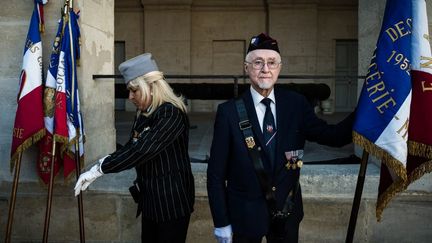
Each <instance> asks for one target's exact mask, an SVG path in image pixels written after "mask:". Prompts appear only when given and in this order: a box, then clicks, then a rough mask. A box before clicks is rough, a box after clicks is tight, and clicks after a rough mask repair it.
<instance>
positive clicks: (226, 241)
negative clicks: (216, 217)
mask: <svg viewBox="0 0 432 243" xmlns="http://www.w3.org/2000/svg"><path fill="white" fill-rule="evenodd" d="M214 235H215V237H216V240H217V242H218V243H231V242H232V228H231V225H227V226H225V227H220V228H215V230H214Z"/></svg>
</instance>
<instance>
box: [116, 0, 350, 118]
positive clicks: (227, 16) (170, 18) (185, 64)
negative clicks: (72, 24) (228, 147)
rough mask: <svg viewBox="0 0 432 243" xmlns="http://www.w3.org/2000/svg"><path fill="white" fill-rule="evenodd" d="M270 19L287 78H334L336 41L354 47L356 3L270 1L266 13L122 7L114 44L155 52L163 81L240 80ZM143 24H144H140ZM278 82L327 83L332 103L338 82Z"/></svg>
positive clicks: (253, 1) (207, 0) (259, 6)
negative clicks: (248, 52)
mask: <svg viewBox="0 0 432 243" xmlns="http://www.w3.org/2000/svg"><path fill="white" fill-rule="evenodd" d="M131 6H135V8H133V7H131ZM140 9H142V13H139V12H137V11H138V10H140ZM267 15H268V19H269V29H268V32H269V33H270V35H271V36H272V37H274V38H275V39H277V40H278V42H279V48H280V50H281V55H282V60H283V66H282V71H281V74H282V75H334V71H335V64H334V63H335V43H336V42H335V40H336V39H357V4H356V3H355V1H333V2H332V1H322V2H316V1H268V12H266V7H265V6H264V1H258V0H248V1H227V0H223V1H217V2H216V1H211V0H195V1H192V0H184V1H168V0H167V1H152V0H142V1H141V5H139V3H138V1H137V0H129V1H122V2H117V3H116V32H115V33H116V37H115V38H116V40H118V41H125V43H126V54H127V56H128V57H129V56H130V55H132V56H134V55H138V54H140V53H141V52H151V53H152V54H153V55H154V56H155V58H156V61H157V62H158V65H159V68H160V69H161V70H162V71H164V72H165V73H166V74H186V75H188V74H192V75H205V74H210V75H212V74H215V75H222V74H228V75H243V74H244V71H243V60H244V56H245V54H246V53H245V52H246V49H247V47H248V45H249V40H250V38H251V36H253V35H257V34H259V33H260V32H267V30H266V17H267ZM141 16H142V18H143V21H142V24H141V23H138V22H137V20H138V19H139V18H141ZM117 18H120V19H119V20H117ZM142 25H143V26H142ZM335 26H337V27H335ZM138 33H142V34H143V38H144V41H143V49H142V50H139V47H140V46H141V45H142V40H141V39H139V38H134V37H136V35H137V34H138ZM134 51H135V53H133V52H134ZM169 81H170V82H197V83H202V82H225V83H226V82H233V80H226V79H225V80H184V79H182V80H172V79H171V80H169ZM240 82H248V81H247V80H240ZM279 82H323V83H326V84H327V85H329V87H331V89H332V91H333V92H332V95H331V97H330V98H334V80H333V79H324V80H323V79H321V80H308V79H299V80H280V81H279ZM218 103H219V102H218V101H200V100H192V101H191V102H190V106H191V110H192V111H214V110H215V109H216V106H217V104H218Z"/></svg>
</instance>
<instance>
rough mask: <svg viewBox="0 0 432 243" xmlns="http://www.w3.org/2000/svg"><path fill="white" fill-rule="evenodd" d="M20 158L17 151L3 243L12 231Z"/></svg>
mask: <svg viewBox="0 0 432 243" xmlns="http://www.w3.org/2000/svg"><path fill="white" fill-rule="evenodd" d="M21 159H22V152H19V153H18V156H17V162H16V164H15V174H14V180H13V184H12V191H11V197H10V201H9V215H8V222H7V227H6V234H5V243H10V242H11V233H12V224H13V216H14V211H15V202H16V193H17V190H18V181H19V174H20V171H21Z"/></svg>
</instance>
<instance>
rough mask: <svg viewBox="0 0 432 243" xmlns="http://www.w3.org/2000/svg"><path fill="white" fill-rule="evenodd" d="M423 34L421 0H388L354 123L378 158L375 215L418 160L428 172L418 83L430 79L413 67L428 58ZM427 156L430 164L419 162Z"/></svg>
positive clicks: (358, 137)
mask: <svg viewBox="0 0 432 243" xmlns="http://www.w3.org/2000/svg"><path fill="white" fill-rule="evenodd" d="M421 36H427V39H425V38H424V37H421ZM422 38H423V39H422ZM428 38H429V37H428V33H427V17H426V5H425V1H424V0H409V1H406V0H387V3H386V8H385V13H384V19H383V23H382V27H381V31H380V34H379V37H378V41H377V45H376V49H375V51H374V53H373V56H372V59H371V63H370V65H369V67H368V73H367V77H366V79H365V82H364V85H363V89H362V92H361V95H360V99H359V104H358V107H357V116H356V121H355V123H354V127H353V130H354V131H353V140H354V143H356V144H358V145H360V146H361V147H363V148H364V149H365V151H366V152H368V153H370V154H372V155H374V156H376V157H377V158H379V159H380V160H381V162H382V163H381V173H380V184H379V187H378V199H377V205H376V206H377V208H376V213H377V219H378V220H380V219H381V216H382V212H383V210H384V208H385V207H386V206H387V205H388V203H389V201H390V200H391V199H392V198H393V197H394V196H395V195H396V194H397V193H399V192H401V191H403V190H405V189H406V187H407V186H408V184H409V183H410V181H412V180H413V179H414V177H415V176H414V175H413V174H412V173H411V171H414V169H413V168H414V167H415V168H418V167H419V164H422V165H423V167H422V169H420V170H421V171H422V174H421V175H423V174H424V173H425V172H430V171H431V170H430V167H431V165H430V160H431V158H432V156H431V154H432V152H431V151H432V149H431V144H432V139H431V138H432V136H431V135H427V138H425V136H424V135H426V134H422V135H423V136H422V135H420V134H419V133H421V132H419V131H420V130H421V131H424V129H425V127H429V128H428V131H429V133H430V134H432V131H431V128H430V127H431V126H432V123H431V121H432V119H431V115H430V114H431V113H432V110H431V109H430V108H429V110H430V111H429V112H426V110H427V109H428V108H427V105H426V104H427V102H431V98H430V96H431V95H430V94H429V95H427V94H426V93H427V92H425V89H424V88H423V89H422V88H421V87H424V86H422V85H423V84H424V85H426V86H427V85H430V84H431V81H430V80H431V79H430V73H428V74H425V73H419V72H418V71H416V70H418V67H420V66H422V65H425V64H424V63H425V61H424V58H425V57H427V58H430V57H431V55H430V46H429V43H428ZM422 43H423V44H422ZM426 46H427V47H428V50H429V53H428V54H427V52H424V51H425V50H424V47H426ZM419 53H422V54H419ZM422 60H423V61H422ZM416 79H421V80H419V81H416ZM429 93H431V92H429ZM428 99H429V101H427V100H428ZM419 103H420V104H419ZM420 113H427V115H425V114H420ZM427 120H429V122H426V121H427ZM429 124H431V125H429ZM427 151H429V152H427ZM413 155H416V156H420V157H421V159H419V160H418V161H421V162H415V163H413ZM427 161H429V166H425V164H424V163H425V162H427ZM415 171H417V172H418V171H419V170H415ZM417 178H419V176H417Z"/></svg>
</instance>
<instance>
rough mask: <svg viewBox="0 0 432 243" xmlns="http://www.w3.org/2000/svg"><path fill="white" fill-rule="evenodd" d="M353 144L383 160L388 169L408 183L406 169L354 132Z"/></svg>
mask: <svg viewBox="0 0 432 243" xmlns="http://www.w3.org/2000/svg"><path fill="white" fill-rule="evenodd" d="M353 142H354V143H355V144H357V145H359V146H361V147H363V149H365V150H366V151H367V152H368V153H370V154H372V155H374V156H375V157H378V158H379V159H381V160H382V162H383V163H384V164H386V165H387V167H389V168H390V169H392V170H393V171H394V172H395V173H396V175H397V176H398V177H400V178H401V179H402V180H403V181H407V170H406V167H405V166H404V165H403V164H402V163H401V162H399V161H398V160H397V159H395V158H394V157H393V156H391V155H390V154H389V153H387V152H386V151H384V150H383V149H382V148H380V147H378V146H377V145H376V144H374V143H372V142H371V141H369V140H368V139H367V138H365V137H364V136H362V135H360V134H359V133H357V132H355V131H353Z"/></svg>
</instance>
